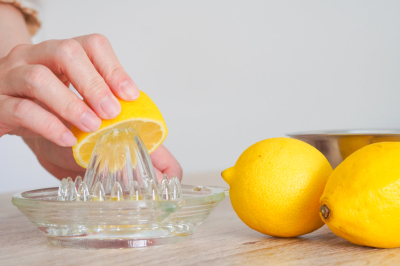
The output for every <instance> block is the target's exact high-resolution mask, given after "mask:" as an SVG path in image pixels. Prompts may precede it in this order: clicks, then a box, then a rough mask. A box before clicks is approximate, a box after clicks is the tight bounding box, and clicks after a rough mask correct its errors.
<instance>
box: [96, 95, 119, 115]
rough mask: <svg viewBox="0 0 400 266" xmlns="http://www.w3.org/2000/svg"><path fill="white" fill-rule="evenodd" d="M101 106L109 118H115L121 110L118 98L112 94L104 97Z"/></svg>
mask: <svg viewBox="0 0 400 266" xmlns="http://www.w3.org/2000/svg"><path fill="white" fill-rule="evenodd" d="M100 107H101V109H102V110H103V112H104V113H105V114H106V115H107V116H108V117H109V118H114V117H116V116H117V115H118V114H119V112H121V105H120V104H119V102H118V100H117V99H116V98H115V97H111V96H106V97H104V98H103V100H101V102H100Z"/></svg>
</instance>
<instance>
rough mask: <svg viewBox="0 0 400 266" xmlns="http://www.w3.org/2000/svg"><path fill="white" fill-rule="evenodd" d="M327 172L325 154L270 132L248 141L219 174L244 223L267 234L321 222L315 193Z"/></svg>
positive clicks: (294, 232)
mask: <svg viewBox="0 0 400 266" xmlns="http://www.w3.org/2000/svg"><path fill="white" fill-rule="evenodd" d="M331 172H332V167H331V166H330V164H329V162H328V160H327V159H326V158H325V156H324V155H323V154H322V153H320V152H319V151H318V150H317V149H315V148H314V147H312V146H311V145H309V144H307V143H305V142H302V141H300V140H296V139H289V138H273V139H266V140H263V141H260V142H258V143H256V144H254V145H252V146H250V147H249V148H248V149H247V150H245V151H244V152H243V154H242V155H241V156H240V157H239V159H238V161H237V162H236V164H235V166H233V167H231V168H228V169H226V170H225V171H223V172H222V177H223V178H224V180H225V181H226V182H227V183H228V184H229V186H230V191H229V194H230V198H231V202H232V206H233V208H234V210H235V212H236V213H237V215H238V216H239V218H240V219H241V220H242V221H243V222H244V223H245V224H247V225H248V226H249V227H250V228H252V229H254V230H257V231H259V232H261V233H264V234H267V235H271V236H278V237H295V236H299V235H303V234H307V233H310V232H312V231H314V230H316V229H318V228H320V227H321V226H322V225H323V222H322V221H321V219H320V217H319V198H320V197H321V195H322V192H323V190H324V186H325V184H326V181H327V180H328V177H329V175H330V173H331Z"/></svg>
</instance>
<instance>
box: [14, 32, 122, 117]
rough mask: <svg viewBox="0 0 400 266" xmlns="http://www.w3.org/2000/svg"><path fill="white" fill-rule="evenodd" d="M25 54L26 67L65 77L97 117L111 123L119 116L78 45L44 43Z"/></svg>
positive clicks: (115, 103) (113, 100)
mask: <svg viewBox="0 0 400 266" xmlns="http://www.w3.org/2000/svg"><path fill="white" fill-rule="evenodd" d="M24 53H25V54H23V55H22V56H23V58H24V60H25V61H26V62H27V63H28V64H35V65H36V64H39V65H44V66H46V67H48V68H49V69H50V70H51V71H52V72H53V73H55V74H56V75H64V76H66V77H67V79H68V80H69V81H70V82H71V83H72V85H73V86H74V87H75V89H77V91H78V92H79V93H80V94H81V95H82V97H83V98H84V99H85V100H86V102H87V103H88V104H89V105H90V107H91V108H92V109H93V110H94V111H95V113H96V114H97V115H98V116H99V117H101V118H104V119H111V118H114V117H116V116H117V115H118V114H119V113H120V112H121V105H120V103H119V102H118V100H117V98H116V97H115V96H114V94H113V93H112V92H111V90H110V88H109V87H108V85H107V84H106V83H105V81H104V79H103V78H102V77H101V76H100V74H99V73H98V72H97V70H96V69H95V67H94V66H93V64H92V62H91V61H90V60H89V58H88V56H87V54H86V52H85V51H84V49H83V48H82V46H81V45H80V44H79V42H78V41H76V40H73V39H69V40H61V41H59V40H53V41H46V42H43V43H41V44H39V45H34V46H31V47H29V48H27V49H25V50H24Z"/></svg>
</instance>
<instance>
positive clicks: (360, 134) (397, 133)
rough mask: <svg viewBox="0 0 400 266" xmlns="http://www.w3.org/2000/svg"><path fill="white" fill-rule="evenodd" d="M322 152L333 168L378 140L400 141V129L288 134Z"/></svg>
mask: <svg viewBox="0 0 400 266" xmlns="http://www.w3.org/2000/svg"><path fill="white" fill-rule="evenodd" d="M287 135H288V136H290V137H291V138H294V139H298V140H301V141H304V142H306V143H308V144H310V145H312V146H314V147H315V148H317V149H318V150H319V151H320V152H322V153H323V154H324V155H325V156H326V158H327V159H328V161H329V163H330V164H331V165H332V168H336V166H338V165H339V164H340V163H341V162H342V161H343V160H344V159H346V158H347V157H348V156H349V155H350V154H352V153H353V152H355V151H357V150H359V149H361V148H362V147H364V146H366V145H369V144H373V143H378V142H400V129H354V130H336V131H335V130H332V131H319V132H318V131H315V132H313V131H310V132H299V133H291V134H287Z"/></svg>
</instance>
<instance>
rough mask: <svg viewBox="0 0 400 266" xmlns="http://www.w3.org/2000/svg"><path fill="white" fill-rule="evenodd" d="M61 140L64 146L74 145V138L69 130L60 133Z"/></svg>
mask: <svg viewBox="0 0 400 266" xmlns="http://www.w3.org/2000/svg"><path fill="white" fill-rule="evenodd" d="M61 141H62V142H63V143H64V144H65V146H74V145H75V144H76V138H75V136H74V135H73V134H72V133H71V132H70V131H67V132H64V134H62V136H61Z"/></svg>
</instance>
